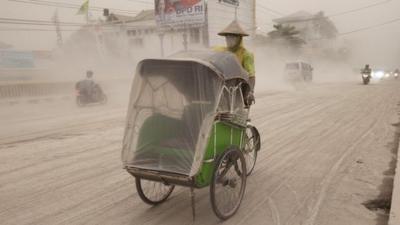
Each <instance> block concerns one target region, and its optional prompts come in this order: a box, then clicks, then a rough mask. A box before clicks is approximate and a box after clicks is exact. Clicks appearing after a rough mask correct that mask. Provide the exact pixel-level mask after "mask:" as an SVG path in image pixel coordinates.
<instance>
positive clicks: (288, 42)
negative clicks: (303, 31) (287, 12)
mask: <svg viewBox="0 0 400 225" xmlns="http://www.w3.org/2000/svg"><path fill="white" fill-rule="evenodd" d="M274 29H275V30H273V31H271V32H269V33H268V38H269V40H270V42H272V43H273V44H275V45H281V46H285V47H287V48H290V49H293V50H299V49H300V48H301V47H302V46H303V45H305V44H306V42H305V41H304V40H303V39H302V38H301V37H299V34H300V31H298V30H296V27H295V26H291V25H282V24H275V25H274Z"/></svg>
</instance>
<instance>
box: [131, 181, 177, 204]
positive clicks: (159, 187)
mask: <svg viewBox="0 0 400 225" xmlns="http://www.w3.org/2000/svg"><path fill="white" fill-rule="evenodd" d="M174 188H175V185H166V184H163V183H161V182H156V181H150V180H143V179H140V178H136V189H137V192H138V194H139V197H140V198H141V199H142V200H143V201H144V202H145V203H147V204H149V205H158V204H160V203H163V202H165V201H166V200H167V198H168V197H169V196H170V195H171V193H172V191H173V190H174Z"/></svg>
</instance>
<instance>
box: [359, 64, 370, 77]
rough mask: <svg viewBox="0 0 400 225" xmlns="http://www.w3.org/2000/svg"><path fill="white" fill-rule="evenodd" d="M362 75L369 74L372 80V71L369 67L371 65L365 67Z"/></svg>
mask: <svg viewBox="0 0 400 225" xmlns="http://www.w3.org/2000/svg"><path fill="white" fill-rule="evenodd" d="M361 73H362V74H367V75H368V76H369V77H370V78H371V73H372V70H371V68H370V67H369V64H366V65H365V67H364V68H363V69H362V70H361Z"/></svg>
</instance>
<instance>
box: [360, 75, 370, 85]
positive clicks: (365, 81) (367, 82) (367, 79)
mask: <svg viewBox="0 0 400 225" xmlns="http://www.w3.org/2000/svg"><path fill="white" fill-rule="evenodd" d="M362 79H363V83H364V84H365V85H367V84H369V80H370V76H369V74H366V73H363V74H362Z"/></svg>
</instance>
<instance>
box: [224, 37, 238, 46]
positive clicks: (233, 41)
mask: <svg viewBox="0 0 400 225" xmlns="http://www.w3.org/2000/svg"><path fill="white" fill-rule="evenodd" d="M225 40H226V46H227V47H228V48H235V47H236V46H238V45H239V43H240V37H239V36H233V35H228V36H226V37H225Z"/></svg>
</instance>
